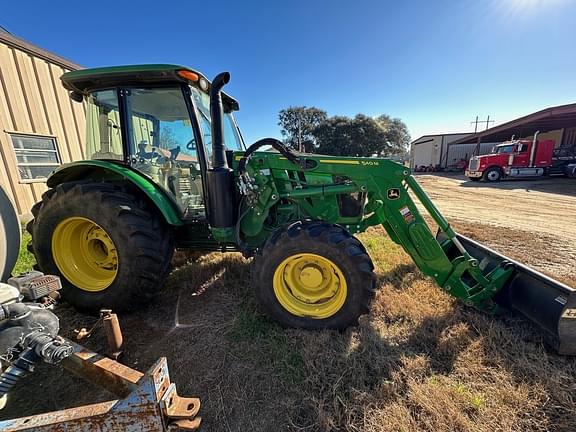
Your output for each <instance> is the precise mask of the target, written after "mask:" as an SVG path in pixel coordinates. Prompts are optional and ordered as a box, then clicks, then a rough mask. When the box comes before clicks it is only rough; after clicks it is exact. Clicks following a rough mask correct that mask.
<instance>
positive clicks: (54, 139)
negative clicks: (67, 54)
mask: <svg viewBox="0 0 576 432" xmlns="http://www.w3.org/2000/svg"><path fill="white" fill-rule="evenodd" d="M79 68H80V66H79V65H77V64H74V63H72V62H70V61H68V60H66V59H64V58H62V57H59V56H57V55H55V54H52V53H50V52H48V51H45V50H43V49H41V48H39V47H37V46H34V45H32V44H30V43H28V42H26V41H24V40H22V39H20V38H17V37H15V36H13V35H11V34H9V33H5V32H2V31H0V157H1V161H0V162H1V163H0V166H1V168H0V170H1V175H0V185H1V186H2V187H3V188H4V190H6V192H7V193H8V194H9V196H10V198H11V199H12V200H13V201H14V203H15V204H16V208H17V210H18V213H19V214H20V215H21V216H22V215H27V214H28V213H29V212H30V208H31V207H32V205H33V204H34V203H35V202H37V201H39V200H40V199H41V196H42V193H43V192H44V191H45V190H46V184H45V183H46V176H47V175H48V174H49V173H50V172H51V171H52V170H53V169H54V168H55V167H57V166H58V165H60V164H61V163H65V162H70V161H72V160H78V159H83V157H84V154H83V151H84V150H83V146H82V143H83V141H84V129H85V119H84V107H83V105H82V104H78V103H73V102H72V100H71V99H70V98H69V97H68V93H67V91H66V90H65V89H64V88H63V87H62V85H61V84H60V76H61V75H62V74H63V73H64V72H67V71H70V70H75V69H79Z"/></svg>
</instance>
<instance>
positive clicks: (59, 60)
mask: <svg viewBox="0 0 576 432" xmlns="http://www.w3.org/2000/svg"><path fill="white" fill-rule="evenodd" d="M0 42H1V43H5V44H6V45H8V46H11V47H13V48H17V49H19V50H22V51H24V52H26V53H28V54H31V55H33V56H34V57H38V58H41V59H44V60H46V61H48V62H50V63H54V64H57V65H58V66H62V67H63V68H64V69H69V70H77V69H82V66H80V65H79V64H76V63H73V62H71V61H70V60H67V59H65V58H64V57H60V56H58V55H56V54H54V53H51V52H50V51H46V50H45V49H42V48H40V47H37V46H36V45H32V44H31V43H30V42H26V41H25V40H24V39H20V38H19V37H16V36H14V35H12V34H10V33H7V32H5V31H1V30H0Z"/></svg>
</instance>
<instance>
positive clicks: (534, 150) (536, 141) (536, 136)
mask: <svg viewBox="0 0 576 432" xmlns="http://www.w3.org/2000/svg"><path fill="white" fill-rule="evenodd" d="M539 133H540V131H536V133H534V139H533V140H532V148H531V149H530V163H529V164H528V167H529V168H532V167H533V166H534V158H535V157H536V146H537V145H538V134H539Z"/></svg>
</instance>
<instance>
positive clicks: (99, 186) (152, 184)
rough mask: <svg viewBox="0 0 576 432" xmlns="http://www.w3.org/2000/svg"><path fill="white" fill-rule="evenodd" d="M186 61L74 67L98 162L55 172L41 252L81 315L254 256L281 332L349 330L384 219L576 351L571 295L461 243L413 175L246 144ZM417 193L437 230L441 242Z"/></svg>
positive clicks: (414, 247)
mask: <svg viewBox="0 0 576 432" xmlns="http://www.w3.org/2000/svg"><path fill="white" fill-rule="evenodd" d="M229 79H230V75H229V74H228V73H222V74H219V75H218V76H216V78H215V79H214V80H213V81H212V82H209V81H208V80H207V79H206V78H205V77H204V76H202V74H200V73H198V72H197V71H194V70H191V69H189V68H185V67H181V66H174V65H142V66H123V67H109V68H98V69H88V70H80V71H74V72H69V73H66V74H64V75H63V76H62V82H63V85H64V87H65V88H66V89H68V90H69V91H70V97H71V98H72V99H73V100H74V101H76V102H79V103H82V102H84V103H85V107H86V128H87V131H86V148H85V154H86V156H87V160H84V161H78V162H73V163H70V164H66V165H63V166H62V167H60V168H59V169H58V170H56V171H55V172H54V173H53V174H52V175H51V176H50V177H49V179H48V182H47V183H48V187H49V190H48V191H47V192H46V193H45V194H44V195H43V197H42V201H41V202H39V203H37V204H36V205H35V206H34V207H33V209H32V213H33V215H34V219H33V220H32V221H31V222H30V224H29V225H28V231H29V232H30V233H31V234H32V243H31V245H30V250H31V251H32V252H33V253H34V255H35V256H36V259H37V262H38V265H39V267H40V269H41V270H43V271H44V272H46V273H51V274H56V275H59V276H60V277H61V278H62V282H63V284H64V288H63V296H64V298H65V300H67V301H68V302H69V303H71V304H72V305H74V306H75V307H76V308H77V309H79V310H83V311H97V310H99V309H101V308H104V307H106V308H113V309H115V310H118V311H120V310H129V309H133V308H135V307H137V306H138V305H141V304H143V303H145V302H148V301H150V300H151V299H152V298H153V297H154V296H155V295H156V294H157V293H158V292H159V290H160V288H161V287H162V285H163V283H164V280H165V278H166V276H167V275H168V273H169V271H170V262H171V258H172V254H173V251H174V249H175V248H179V249H188V250H193V251H198V252H209V251H222V252H229V251H230V252H231V251H237V252H242V253H243V254H244V255H245V256H248V257H253V260H252V285H253V288H254V290H255V294H256V297H257V299H258V301H259V303H260V305H261V306H262V309H263V310H264V311H265V312H266V313H267V314H268V315H269V316H270V317H272V318H273V319H275V320H276V321H278V322H279V323H281V324H282V325H284V326H289V327H299V328H308V329H320V328H332V329H344V328H347V327H348V326H351V325H354V324H356V323H357V320H358V317H359V316H360V315H361V314H364V313H366V312H367V311H368V309H369V305H370V300H371V298H372V296H373V293H374V289H375V276H374V266H373V264H372V261H371V259H370V257H369V255H368V253H367V251H366V249H365V248H364V246H363V245H362V244H361V242H360V241H359V240H358V239H357V238H356V237H355V236H354V234H356V233H359V232H362V231H365V230H366V229H367V228H368V227H370V226H375V225H382V226H384V228H385V230H386V232H387V233H388V235H389V236H390V237H391V239H392V240H393V241H395V242H396V243H398V244H400V245H402V247H403V248H404V250H405V251H406V252H407V253H408V254H409V255H410V256H411V257H412V258H413V260H414V262H415V263H416V265H417V266H418V267H419V268H420V269H421V270H422V272H423V273H424V274H426V275H428V276H430V277H431V278H433V279H434V280H435V281H436V282H437V284H438V285H439V286H440V287H442V288H443V289H444V290H445V291H446V292H448V293H450V294H451V295H453V296H455V297H458V298H460V299H462V300H463V301H464V302H465V303H466V304H468V305H471V306H474V307H476V308H478V309H480V310H483V311H486V312H488V313H496V312H498V311H500V310H505V309H513V310H516V311H518V312H520V313H522V314H523V315H525V316H527V317H528V318H530V319H531V320H533V321H535V322H536V323H538V324H539V325H540V326H541V327H542V328H543V329H544V330H545V333H546V335H547V336H548V339H549V341H550V342H551V343H552V344H553V345H554V347H555V348H556V349H558V350H559V351H560V352H563V353H573V351H574V349H575V347H576V344H575V338H576V335H575V332H574V327H572V326H573V325H574V324H573V322H574V319H572V318H573V316H572V315H571V314H573V312H574V311H575V307H576V306H575V303H576V297H575V296H574V295H573V294H574V289H572V288H570V287H568V286H566V285H563V284H561V283H559V282H556V281H554V280H552V279H549V278H547V277H546V276H544V275H542V274H540V273H537V272H535V271H533V270H530V269H528V268H526V267H525V266H523V265H522V264H519V263H516V262H514V261H512V260H510V259H508V258H506V257H503V256H501V255H498V254H497V253H496V252H494V251H491V250H490V249H488V248H486V247H484V246H482V245H480V244H478V243H475V242H473V241H472V240H470V239H467V238H465V237H463V236H459V235H458V234H456V233H455V232H454V231H453V229H452V228H451V227H450V225H449V224H448V222H447V221H446V220H445V219H444V218H443V217H442V215H441V214H440V213H439V211H438V210H437V209H436V208H435V207H434V205H433V203H432V202H431V201H430V199H429V198H428V197H427V195H426V194H425V192H424V191H423V190H422V189H421V188H420V186H419V185H418V183H417V182H416V180H415V179H414V177H412V176H411V174H410V171H409V169H408V168H406V167H405V166H403V165H401V164H398V163H395V162H392V161H390V160H387V159H376V158H345V157H334V156H322V155H312V154H299V153H296V152H294V151H293V150H291V149H290V148H287V147H285V146H284V145H283V144H282V143H281V142H280V141H278V140H275V139H271V138H268V139H263V140H260V141H258V142H256V143H255V144H252V145H251V146H249V147H248V148H246V147H245V145H244V142H243V140H242V135H241V134H240V131H239V129H238V127H237V126H236V123H235V120H234V117H233V112H234V111H236V110H238V103H237V102H236V100H234V99H233V98H231V97H230V96H228V95H227V94H225V93H223V92H222V88H223V86H224V85H225V84H226V83H228V81H229ZM413 198H416V199H418V200H419V201H420V202H421V203H422V205H423V206H424V208H425V209H426V210H427V211H428V212H429V213H430V216H431V217H432V218H433V220H434V221H435V222H436V224H438V226H439V232H438V234H437V235H434V234H433V233H432V232H431V230H430V228H429V227H428V225H427V224H426V222H425V221H424V219H423V217H422V216H421V214H420V213H419V211H418V209H417V207H416V205H415V202H414V200H413Z"/></svg>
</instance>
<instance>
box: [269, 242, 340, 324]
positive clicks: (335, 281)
mask: <svg viewBox="0 0 576 432" xmlns="http://www.w3.org/2000/svg"><path fill="white" fill-rule="evenodd" d="M273 288H274V294H275V295H276V298H277V299H278V301H279V302H280V304H281V305H282V307H284V309H286V310H287V311H288V312H290V313H291V314H293V315H296V316H300V317H309V318H314V319H324V318H328V317H331V316H332V315H334V314H335V313H337V312H338V311H339V310H340V309H341V308H342V306H343V305H344V302H345V301H346V296H347V291H348V287H347V284H346V278H345V277H344V274H343V273H342V270H340V268H339V267H338V266H337V265H336V264H334V263H333V262H332V261H331V260H329V259H328V258H325V257H322V256H320V255H316V254H311V253H302V254H297V255H292V256H290V257H288V258H286V259H285V260H284V261H282V263H280V265H279V266H278V267H277V268H276V271H275V272H274V278H273Z"/></svg>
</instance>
